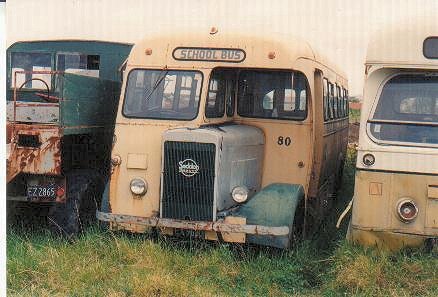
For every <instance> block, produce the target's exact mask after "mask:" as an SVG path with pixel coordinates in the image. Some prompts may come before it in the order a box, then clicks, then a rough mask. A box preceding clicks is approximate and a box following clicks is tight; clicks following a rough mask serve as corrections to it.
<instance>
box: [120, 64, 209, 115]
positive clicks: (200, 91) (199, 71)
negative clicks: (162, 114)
mask: <svg viewBox="0 0 438 297" xmlns="http://www.w3.org/2000/svg"><path fill="white" fill-rule="evenodd" d="M135 70H144V71H169V72H170V71H178V72H196V73H200V74H201V86H200V89H199V100H198V106H197V108H196V113H195V114H194V117H192V118H190V119H169V118H159V117H135V116H127V115H126V114H125V111H124V107H125V103H126V94H127V87H128V82H129V77H130V75H131V74H132V72H133V71H135ZM203 84H204V73H203V72H202V71H201V70H195V69H173V68H172V69H164V70H163V69H162V68H132V69H130V70H129V72H128V74H127V76H126V82H125V87H124V89H123V90H122V91H123V92H124V93H123V102H122V115H123V117H125V118H127V119H136V120H158V121H182V122H189V121H193V120H195V119H196V118H198V116H199V109H200V106H201V101H202V88H203Z"/></svg>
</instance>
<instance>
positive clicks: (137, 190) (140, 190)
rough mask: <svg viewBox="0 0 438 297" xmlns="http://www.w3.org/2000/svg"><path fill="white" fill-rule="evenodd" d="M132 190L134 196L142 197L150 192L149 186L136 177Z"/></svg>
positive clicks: (132, 183) (133, 180) (131, 185)
mask: <svg viewBox="0 0 438 297" xmlns="http://www.w3.org/2000/svg"><path fill="white" fill-rule="evenodd" d="M130 188H131V192H132V194H134V195H139V196H142V195H144V194H146V192H147V191H148V184H147V183H146V181H145V180H144V179H142V178H139V177H136V178H134V179H132V180H131V183H130Z"/></svg>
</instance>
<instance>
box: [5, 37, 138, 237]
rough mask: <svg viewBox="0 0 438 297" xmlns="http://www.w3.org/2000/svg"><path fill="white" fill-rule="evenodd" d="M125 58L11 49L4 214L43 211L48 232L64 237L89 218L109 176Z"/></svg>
mask: <svg viewBox="0 0 438 297" xmlns="http://www.w3.org/2000/svg"><path fill="white" fill-rule="evenodd" d="M130 50H131V44H126V43H115V42H105V41H89V40H47V41H28V42H17V43H14V44H12V45H11V46H10V47H9V48H8V50H7V81H6V83H7V86H6V90H7V92H6V101H7V103H6V106H7V135H6V136H7V137H6V143H7V200H8V202H9V205H10V206H11V207H9V209H11V210H17V209H23V208H29V206H30V208H33V207H34V206H36V205H38V206H41V205H44V206H47V207H45V209H46V210H48V212H46V214H47V218H48V222H49V225H50V227H51V230H53V231H55V232H56V233H61V234H64V235H68V236H70V235H73V234H76V233H77V232H78V231H80V229H81V227H82V225H83V223H85V222H86V221H88V220H89V219H92V218H93V217H94V214H95V210H96V207H98V206H99V204H100V200H101V196H102V192H103V188H104V183H105V181H106V179H107V178H108V170H109V168H110V165H109V160H110V150H111V144H112V138H113V129H114V121H115V116H116V112H117V106H118V99H119V95H120V87H121V75H120V66H121V65H122V64H123V62H124V60H125V59H126V58H127V56H128V54H129V52H130ZM12 213H13V212H11V213H9V215H12ZM18 218H19V216H18Z"/></svg>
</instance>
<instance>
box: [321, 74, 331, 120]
mask: <svg viewBox="0 0 438 297" xmlns="http://www.w3.org/2000/svg"><path fill="white" fill-rule="evenodd" d="M322 86H323V91H322V94H323V101H324V103H323V112H324V120H325V121H327V120H328V119H330V113H329V91H328V80H327V79H326V78H324V80H323V84H322Z"/></svg>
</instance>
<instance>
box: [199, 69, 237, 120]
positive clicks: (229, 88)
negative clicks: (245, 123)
mask: <svg viewBox="0 0 438 297" xmlns="http://www.w3.org/2000/svg"><path fill="white" fill-rule="evenodd" d="M235 89H236V71H234V70H227V69H215V70H213V72H212V74H211V77H210V82H209V87H208V94H207V103H206V106H205V116H206V117H207V118H221V117H223V116H224V113H225V111H226V113H227V116H228V117H231V116H233V114H234V101H235V100H234V96H235V92H236V90H235Z"/></svg>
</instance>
